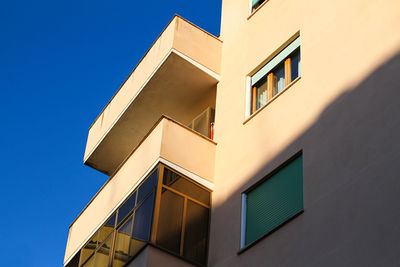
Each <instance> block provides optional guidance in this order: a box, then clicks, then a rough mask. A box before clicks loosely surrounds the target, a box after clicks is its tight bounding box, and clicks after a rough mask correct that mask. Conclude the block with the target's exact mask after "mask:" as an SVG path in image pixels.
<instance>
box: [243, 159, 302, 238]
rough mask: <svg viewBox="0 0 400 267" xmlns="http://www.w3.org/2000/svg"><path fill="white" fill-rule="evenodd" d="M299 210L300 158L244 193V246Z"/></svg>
mask: <svg viewBox="0 0 400 267" xmlns="http://www.w3.org/2000/svg"><path fill="white" fill-rule="evenodd" d="M301 210H303V163H302V157H301V156H300V157H298V158H296V159H294V160H293V161H292V162H290V163H289V164H287V165H286V166H284V167H283V168H282V169H281V170H280V171H279V172H277V173H275V174H274V175H272V176H271V177H270V178H268V179H267V180H266V181H264V182H263V183H261V184H260V185H259V186H257V187H256V188H255V189H253V190H251V191H250V192H249V193H247V213H246V238H245V243H246V245H248V244H250V243H251V242H253V241H255V240H256V239H257V238H259V237H261V236H263V235H264V234H267V233H268V232H270V231H272V230H273V229H274V228H276V227H277V226H279V225H281V224H282V223H283V222H285V221H286V220H288V219H290V218H291V217H293V216H294V215H296V214H297V213H299V212H300V211H301Z"/></svg>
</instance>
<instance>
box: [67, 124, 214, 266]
mask: <svg viewBox="0 0 400 267" xmlns="http://www.w3.org/2000/svg"><path fill="white" fill-rule="evenodd" d="M214 157H215V143H214V142H213V141H212V140H210V139H208V138H206V137H204V136H202V135H201V134H198V133H196V132H195V131H193V130H192V129H190V128H188V127H185V126H183V125H181V124H179V123H177V122H175V121H173V120H171V119H169V118H167V117H162V118H161V119H160V120H159V121H158V122H157V123H156V125H155V126H154V127H153V128H152V130H151V131H150V132H149V133H148V134H147V135H146V137H145V138H144V139H143V140H142V141H141V142H140V144H139V145H138V147H137V148H136V149H135V150H134V151H133V152H132V153H131V154H130V155H129V157H128V158H127V159H126V160H125V161H124V163H123V164H122V165H121V166H120V167H119V168H118V170H117V172H116V174H115V175H114V176H112V177H111V178H110V179H109V181H108V182H107V183H106V184H105V185H104V186H103V187H102V188H101V189H100V191H99V192H98V193H97V194H96V196H95V197H94V198H93V199H92V200H91V201H90V203H89V204H88V205H87V206H86V207H85V209H84V210H83V211H82V212H81V214H80V215H79V216H78V217H77V219H76V220H75V221H74V222H73V223H72V225H71V226H70V233H69V237H68V242H67V249H66V254H65V260H64V265H65V266H67V267H76V266H79V267H80V266H85V267H86V266H96V267H97V266H131V265H132V264H133V262H134V261H136V262H137V261H138V260H139V258H140V259H143V257H144V256H143V255H142V253H147V254H146V255H147V256H146V257H145V258H146V259H147V258H149V257H150V256H149V255H150V254H154V255H157V256H154V257H152V258H151V260H150V261H149V259H147V260H146V262H147V263H143V264H145V265H138V264H134V265H135V266H136V265H138V266H152V265H151V264H150V262H154V261H155V259H156V258H157V257H159V258H160V259H161V258H165V259H167V258H168V259H170V261H171V266H190V265H205V264H206V261H207V243H208V227H209V211H210V205H211V191H212V189H213V172H214V165H213V164H214ZM149 244H150V245H151V248H148V247H147V246H148V245H149ZM150 250H151V253H150V252H149V251H150ZM158 250H160V251H158ZM145 251H146V252H145ZM165 253H166V254H168V256H167V255H164V254H165ZM140 261H141V262H143V260H140ZM163 261H165V260H163ZM176 261H177V262H181V264H180V265H177V264H174V263H173V262H176ZM160 264H164V263H160ZM154 266H155V265H154ZM165 266H166V265H165Z"/></svg>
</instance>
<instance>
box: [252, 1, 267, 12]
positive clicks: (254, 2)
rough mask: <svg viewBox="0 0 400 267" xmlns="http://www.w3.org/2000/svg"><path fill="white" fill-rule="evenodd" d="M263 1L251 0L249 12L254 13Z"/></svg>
mask: <svg viewBox="0 0 400 267" xmlns="http://www.w3.org/2000/svg"><path fill="white" fill-rule="evenodd" d="M264 2H265V0H252V6H251V12H254V11H255V10H256V9H257V8H258V7H259V6H261V4H262V3H264Z"/></svg>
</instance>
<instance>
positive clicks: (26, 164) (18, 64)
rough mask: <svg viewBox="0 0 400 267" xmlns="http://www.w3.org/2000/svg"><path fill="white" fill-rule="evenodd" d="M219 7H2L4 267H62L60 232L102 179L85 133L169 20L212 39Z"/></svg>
mask: <svg viewBox="0 0 400 267" xmlns="http://www.w3.org/2000/svg"><path fill="white" fill-rule="evenodd" d="M220 10H221V0H217V1H216V0H202V1H184V0H179V1H178V0H175V1H158V0H156V1H133V0H131V1H101V0H100V1H86V0H81V1H75V0H70V1H41V0H38V1H28V0H25V1H19V0H5V1H4V0H3V1H1V7H0V86H1V87H0V89H1V99H2V101H1V104H0V114H1V122H0V125H1V132H0V145H1V147H2V152H3V153H1V155H0V166H1V170H2V177H1V179H0V181H1V182H0V183H1V184H0V208H1V213H0V214H1V220H0V256H1V258H2V263H1V265H2V266H35V267H36V266H37V267H46V266H51V267H54V266H62V261H63V257H64V251H65V245H66V241H67V235H68V226H69V225H70V223H71V222H72V221H73V220H74V218H75V217H76V216H77V215H78V214H79V212H80V211H81V210H82V209H83V207H84V206H85V205H86V203H87V202H88V201H89V200H90V199H91V198H92V196H93V195H94V194H95V193H96V192H97V190H99V189H100V187H101V186H102V184H103V183H104V182H105V181H106V180H107V177H106V176H105V175H103V174H101V173H99V172H97V171H95V170H93V169H91V168H89V167H86V166H84V165H83V163H82V160H83V153H84V148H85V142H86V137H87V133H88V128H89V126H90V124H91V123H92V122H93V121H94V119H95V118H96V116H97V115H98V114H99V113H100V112H101V110H102V108H103V107H104V106H105V105H106V104H107V102H108V100H109V99H110V98H111V97H112V95H113V94H114V93H115V92H116V90H117V89H118V88H119V86H120V85H121V84H122V82H123V81H124V80H125V78H126V77H127V76H128V75H129V73H130V72H131V70H132V69H133V68H134V67H135V65H136V64H137V63H138V62H139V60H140V59H141V57H142V56H143V55H144V54H145V53H146V51H147V50H148V49H149V48H150V46H151V44H152V43H153V42H154V40H155V39H156V38H157V36H158V35H159V34H160V33H161V31H162V30H163V29H164V27H165V26H166V25H167V24H168V22H169V21H170V20H171V19H172V17H173V15H174V14H175V13H177V14H179V15H181V16H183V17H184V18H186V19H188V20H189V21H191V22H193V23H195V24H197V25H198V26H200V27H202V28H203V29H205V30H207V31H209V32H210V33H212V34H214V35H218V34H219V27H220Z"/></svg>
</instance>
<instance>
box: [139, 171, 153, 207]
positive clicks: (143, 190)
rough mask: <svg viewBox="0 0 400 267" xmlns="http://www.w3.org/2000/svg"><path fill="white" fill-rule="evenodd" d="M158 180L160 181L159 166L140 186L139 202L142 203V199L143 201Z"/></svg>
mask: <svg viewBox="0 0 400 267" xmlns="http://www.w3.org/2000/svg"><path fill="white" fill-rule="evenodd" d="M157 182H158V168H157V169H156V170H155V171H154V172H153V173H152V174H151V175H150V176H149V177H148V178H147V179H146V181H144V183H143V184H142V185H141V186H140V187H139V190H138V199H137V203H140V201H142V200H143V199H144V197H145V196H146V195H147V194H148V193H150V192H151V191H152V190H153V189H154V188H155V187H156V185H157Z"/></svg>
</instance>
